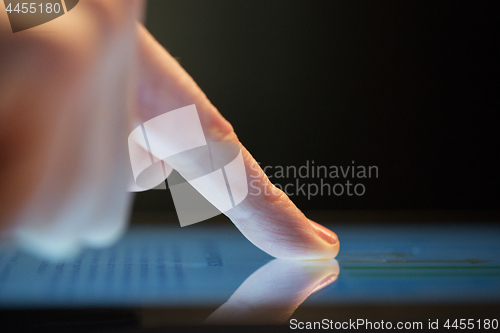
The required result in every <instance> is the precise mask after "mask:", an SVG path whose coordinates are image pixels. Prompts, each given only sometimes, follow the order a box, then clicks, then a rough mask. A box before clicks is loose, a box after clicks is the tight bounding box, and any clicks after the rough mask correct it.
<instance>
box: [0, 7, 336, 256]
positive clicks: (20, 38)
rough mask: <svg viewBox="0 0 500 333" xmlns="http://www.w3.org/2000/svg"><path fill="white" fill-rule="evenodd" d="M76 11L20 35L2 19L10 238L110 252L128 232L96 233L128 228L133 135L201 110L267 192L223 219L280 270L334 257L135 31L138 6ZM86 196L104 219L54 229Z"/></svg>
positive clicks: (326, 235)
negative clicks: (163, 117) (288, 263)
mask: <svg viewBox="0 0 500 333" xmlns="http://www.w3.org/2000/svg"><path fill="white" fill-rule="evenodd" d="M2 5H3V4H2ZM76 8H77V9H78V10H76ZM76 8H75V10H72V11H71V12H69V13H67V14H66V15H64V16H62V17H60V18H58V19H56V20H53V21H50V22H48V23H46V24H44V25H42V26H38V27H35V28H32V29H29V30H26V31H22V32H18V33H16V34H12V32H11V31H10V27H9V23H8V18H7V15H6V13H5V11H3V10H0V32H1V33H0V73H1V74H0V75H1V76H0V161H1V163H0V202H1V203H2V204H1V205H0V227H1V229H2V230H3V231H4V232H6V231H14V234H15V231H16V230H21V229H23V228H24V229H26V230H29V232H28V234H29V235H31V236H30V237H31V238H30V237H28V238H27V239H36V238H37V237H43V235H44V231H45V234H46V235H54V230H60V229H61V228H62V229H65V230H66V229H67V230H69V231H68V232H73V233H75V234H78V236H75V237H74V238H71V239H74V241H75V242H78V243H81V244H83V245H85V244H90V245H105V244H107V243H109V241H110V240H115V239H116V238H117V237H118V235H119V234H121V233H122V231H123V227H122V225H121V224H114V223H115V222H105V223H98V222H95V221H99V218H102V220H106V221H108V220H109V221H115V220H124V219H125V218H126V212H127V211H128V208H127V207H129V204H130V198H129V197H128V195H127V194H125V193H126V186H127V181H128V180H129V174H128V172H129V166H128V164H129V161H128V152H127V145H126V144H127V136H128V134H129V133H130V131H131V130H132V129H133V127H134V126H135V125H136V124H137V123H140V122H144V121H147V120H149V119H151V118H154V117H155V116H157V115H160V114H163V113H164V112H165V111H168V110H175V109H178V108H180V107H183V106H187V105H192V104H195V105H196V108H197V110H198V115H199V118H200V121H201V124H202V127H203V130H204V133H205V136H206V139H207V140H208V141H211V142H231V143H234V144H237V145H238V146H239V147H240V149H241V151H242V154H243V159H244V163H245V168H246V171H247V176H248V177H247V178H248V180H249V181H250V180H252V181H254V182H253V183H252V186H253V187H255V186H259V187H260V189H261V191H260V193H262V194H261V195H259V196H247V198H246V199H245V200H244V201H243V202H242V203H241V204H239V205H238V206H237V207H235V208H233V209H232V210H230V211H229V212H227V213H226V215H227V216H228V217H229V218H230V219H231V221H232V222H233V223H234V224H235V225H236V227H237V228H238V229H239V230H240V231H241V232H242V233H243V234H244V235H245V236H246V237H247V238H248V239H249V240H250V241H251V242H252V243H253V244H255V245H256V246H257V247H259V248H261V249H262V250H264V251H266V252H267V253H269V254H271V255H272V256H275V257H277V258H286V259H323V258H333V257H335V256H336V255H337V253H338V249H339V242H338V239H337V236H336V235H335V233H333V232H332V231H330V230H328V229H326V228H324V227H322V226H320V225H319V224H317V223H315V222H312V221H310V220H309V219H308V218H307V217H306V216H305V215H304V214H303V213H302V212H301V211H300V210H299V209H298V208H297V207H296V206H295V205H294V204H293V203H292V201H291V200H290V199H289V198H288V197H287V196H286V195H285V194H284V193H283V192H282V191H281V190H279V189H277V188H276V187H275V186H274V185H273V184H272V183H271V182H270V181H269V179H268V178H267V176H266V175H265V173H264V172H263V171H262V169H261V168H260V166H259V165H258V164H257V162H256V161H255V159H254V158H253V157H252V156H251V155H250V153H249V152H248V151H247V150H246V149H245V148H244V146H243V145H242V144H241V143H240V142H239V140H238V138H237V136H236V134H235V132H234V129H233V127H232V126H231V124H230V123H229V122H228V121H227V120H226V119H225V118H224V117H223V116H222V115H221V113H220V112H219V111H218V110H217V109H216V108H215V106H213V105H212V104H211V103H210V101H209V100H208V98H207V96H205V94H204V93H203V92H202V91H201V89H200V88H199V87H198V86H197V85H196V83H195V82H194V80H193V79H192V78H191V77H190V76H189V75H188V74H187V73H186V72H185V71H184V69H183V68H182V67H181V66H180V65H179V63H178V62H177V61H176V60H175V59H174V58H173V57H172V56H171V55H170V54H169V53H168V52H167V51H166V50H165V49H164V48H163V47H162V46H161V45H160V44H159V43H158V42H157V41H156V40H155V39H154V37H153V36H151V34H149V32H148V31H147V30H146V29H145V28H144V27H143V26H142V24H140V23H138V19H139V20H140V17H141V16H142V10H143V3H142V2H141V1H137V0H127V1H124V0H82V1H80V3H79V4H78V7H76ZM249 116H251V115H249ZM166 144H168V143H166ZM184 162H185V163H186V164H189V163H197V162H196V161H189V160H186V161H184ZM180 171H182V170H180ZM255 180H257V181H255ZM82 184H84V185H82ZM82 186H83V189H82ZM84 190H86V191H88V194H89V196H88V197H89V198H91V199H89V200H87V201H86V204H87V205H88V207H91V208H89V209H86V210H85V212H86V213H87V212H88V211H91V212H92V211H93V210H95V212H98V213H95V214H94V215H89V218H87V219H85V218H83V217H82V219H81V221H79V222H76V224H79V225H78V226H76V225H75V226H67V224H66V223H74V222H64V221H63V222H64V223H63V222H57V223H56V222H53V221H56V220H57V219H58V218H59V219H62V220H64V218H62V217H61V216H64V214H61V211H64V207H66V206H68V205H70V204H72V203H73V202H77V201H75V200H76V199H75V200H73V199H71V198H79V195H80V193H81V192H82V191H84ZM265 193H266V194H265ZM110 198H113V199H110ZM109 201H113V203H112V204H108V202H109ZM86 207H87V206H86ZM89 214H90V213H89ZM83 215H85V214H83ZM34 217H36V218H34ZM97 217H99V218H97ZM90 220H92V221H93V222H90ZM61 223H62V224H61ZM106 223H107V224H106ZM51 228H52V229H51ZM48 230H50V232H49V231H48ZM39 235H40V236H39ZM53 237H54V239H56V238H55V236H53ZM42 247H43V246H42ZM42 252H43V249H42Z"/></svg>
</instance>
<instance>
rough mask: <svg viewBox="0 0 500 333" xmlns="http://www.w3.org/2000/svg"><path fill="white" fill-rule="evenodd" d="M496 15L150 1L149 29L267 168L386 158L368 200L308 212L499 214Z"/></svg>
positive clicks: (161, 203)
mask: <svg viewBox="0 0 500 333" xmlns="http://www.w3.org/2000/svg"><path fill="white" fill-rule="evenodd" d="M499 17H500V10H499V5H498V2H494V1H491V2H480V3H478V2H473V1H470V2H468V3H467V4H466V5H464V4H463V3H460V4H459V3H457V2H455V1H440V2H431V1H426V2H421V1H412V2H402V1H373V2H364V1H351V0H350V1H305V0H304V1H290V0H287V1H255V0H252V1H234V0H217V1H213V0H212V1H202V0H182V1H180V0H178V1H166V0H149V4H148V9H147V23H146V26H147V27H148V28H149V29H150V31H151V32H152V34H153V35H154V36H155V37H156V38H157V39H158V41H159V42H160V43H161V44H162V45H164V46H165V47H166V48H167V49H168V50H169V52H170V53H171V54H172V55H173V56H174V57H176V58H178V60H179V61H180V63H181V65H182V66H183V67H184V68H185V69H186V70H187V71H188V73H189V74H190V75H191V76H192V77H193V78H194V79H195V81H196V82H197V83H198V85H199V86H200V87H201V88H202V90H203V91H204V92H205V93H206V94H207V96H208V98H209V99H210V100H211V101H212V103H213V104H214V105H215V106H216V107H217V108H218V109H219V110H220V112H221V113H222V114H223V115H224V116H225V117H226V118H227V119H228V120H229V121H230V122H231V123H232V124H233V126H234V128H235V130H236V133H237V134H238V136H239V138H240V140H241V141H242V143H243V144H244V145H245V146H246V147H247V148H248V149H249V151H250V152H251V153H252V154H253V156H254V157H255V158H256V159H257V161H259V162H261V163H262V165H273V166H276V165H282V166H288V165H295V166H297V167H299V166H301V165H304V164H305V162H306V160H309V161H312V160H314V162H315V164H316V165H320V164H321V165H327V166H329V165H338V166H340V165H343V166H346V165H350V164H351V163H352V161H353V160H354V161H355V163H356V164H359V165H366V166H368V165H376V166H378V167H379V178H378V179H372V180H365V181H363V184H365V186H366V194H365V195H364V196H361V197H357V196H353V197H349V196H345V195H344V196H341V197H335V196H322V197H320V196H317V197H314V198H312V199H311V200H307V198H306V197H304V196H298V197H297V196H296V197H293V198H292V199H293V200H294V202H296V203H297V205H298V206H299V208H301V209H498V202H499V199H500V195H499V194H500V193H499V190H498V189H499V185H500V181H499V180H500V177H499V175H498V171H499V170H500V168H499V167H500V164H499V162H498V154H499V153H500V151H499V148H500V145H499V140H498V134H497V130H498V125H499V122H498V120H497V113H498V112H499V110H500V101H499V87H500V85H499V80H500V79H499V74H500V73H499V69H498V68H499V66H498V65H497V63H498V61H499V59H500V52H499V50H500V48H499V36H500V35H499V34H498V25H499V23H500V21H499ZM288 181H292V182H293V181H294V180H293V179H291V180H285V181H283V180H281V181H280V182H281V183H286V182H288ZM316 181H317V180H316ZM311 182H314V181H311ZM332 183H335V181H332ZM173 209H174V206H173V203H172V199H171V196H170V193H169V192H168V191H148V192H143V193H139V194H137V196H136V201H135V206H134V210H135V211H148V210H153V211H154V210H173Z"/></svg>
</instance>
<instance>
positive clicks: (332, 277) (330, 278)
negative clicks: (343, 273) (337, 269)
mask: <svg viewBox="0 0 500 333" xmlns="http://www.w3.org/2000/svg"><path fill="white" fill-rule="evenodd" d="M336 279H337V275H335V274H330V275H328V276H327V277H326V278H324V279H323V280H321V281H319V283H318V284H317V285H316V287H314V289H313V291H312V292H311V294H312V293H315V292H317V291H318V290H320V289H323V288H324V287H326V286H327V285H329V284H330V283H332V282H333V281H335V280H336Z"/></svg>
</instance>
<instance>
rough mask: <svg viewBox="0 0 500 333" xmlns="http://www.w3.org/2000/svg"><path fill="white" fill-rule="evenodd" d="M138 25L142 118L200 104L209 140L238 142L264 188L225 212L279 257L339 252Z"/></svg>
mask: <svg viewBox="0 0 500 333" xmlns="http://www.w3.org/2000/svg"><path fill="white" fill-rule="evenodd" d="M139 30H140V31H139V52H140V73H139V96H138V109H139V110H138V112H139V116H140V118H141V121H147V120H149V119H152V118H154V117H156V116H158V115H161V114H163V113H164V112H165V111H168V110H175V109H178V108H181V107H184V106H187V105H192V104H195V105H196V108H197V110H198V116H199V118H200V122H201V126H202V128H203V132H204V134H205V137H206V139H207V141H209V142H228V143H233V144H235V145H238V147H239V148H240V149H241V153H242V158H243V164H244V166H245V170H246V173H247V185H248V186H249V185H250V181H252V188H253V189H258V190H259V191H257V192H258V195H248V196H247V197H246V198H245V199H244V200H243V201H242V202H241V203H240V204H238V205H237V206H235V207H233V208H232V209H230V210H229V211H227V212H225V215H227V216H228V217H229V218H230V219H231V221H232V222H233V223H234V224H235V225H236V227H237V228H238V229H239V230H240V231H241V232H242V233H243V235H245V236H246V237H247V238H248V239H249V240H250V241H251V242H252V243H253V244H255V245H256V246H257V247H259V248H260V249H262V250H264V251H265V252H267V253H269V254H270V255H272V256H274V257H277V258H286V259H323V258H333V257H335V256H336V255H337V253H338V250H339V241H338V238H337V235H336V234H335V233H333V232H332V231H330V230H329V229H327V228H325V227H323V226H321V225H319V224H317V223H315V222H313V221H310V220H309V219H308V218H307V217H306V216H305V215H304V214H303V213H302V212H301V211H300V210H299V209H298V208H297V207H296V206H295V205H294V204H293V202H292V201H291V200H290V199H289V198H288V196H287V195H286V194H285V193H283V191H281V190H279V189H278V188H276V187H275V186H274V185H273V184H272V183H271V182H270V181H269V179H268V177H267V176H266V174H265V173H264V172H263V171H262V169H261V168H260V166H259V164H258V163H257V162H256V161H255V159H254V158H253V157H252V155H251V154H250V153H249V152H248V151H247V150H246V149H245V147H244V146H243V145H242V144H241V143H240V141H239V140H238V137H237V136H236V134H235V132H234V130H233V127H232V126H231V124H230V123H229V122H228V121H227V120H226V119H224V117H223V116H222V115H221V114H220V113H219V111H218V110H217V109H216V108H215V107H214V106H213V105H212V104H211V103H210V101H209V100H208V98H207V97H206V96H205V94H204V93H203V92H202V91H201V89H200V88H199V87H198V86H197V85H196V83H195V82H194V80H193V79H192V78H191V77H190V76H189V75H188V74H187V73H186V71H184V69H183V68H182V67H181V66H180V65H179V63H178V62H177V61H176V60H175V59H174V58H173V57H172V56H171V55H170V54H169V53H168V52H167V51H166V50H165V49H164V48H163V47H162V46H161V45H160V44H159V43H158V42H157V41H156V40H155V39H154V38H153V37H152V36H151V35H150V34H149V32H148V31H147V30H146V29H145V28H144V27H142V26H140V27H139ZM165 144H167V145H168V143H165ZM199 162H200V161H199V160H197V159H195V158H192V157H190V155H186V156H185V157H184V159H183V160H182V161H179V163H178V165H172V164H171V165H172V167H174V169H176V170H178V171H179V172H180V173H181V174H182V173H183V168H187V167H193V165H194V166H195V167H196V165H197V163H199ZM214 190H215V191H216V190H217V189H216V188H215V189H214ZM207 199H209V200H211V199H210V198H207Z"/></svg>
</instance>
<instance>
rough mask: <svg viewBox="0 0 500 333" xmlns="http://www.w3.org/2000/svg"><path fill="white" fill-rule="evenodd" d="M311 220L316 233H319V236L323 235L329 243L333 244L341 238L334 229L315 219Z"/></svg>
mask: <svg viewBox="0 0 500 333" xmlns="http://www.w3.org/2000/svg"><path fill="white" fill-rule="evenodd" d="M310 222H311V224H312V226H313V227H314V230H315V231H316V233H317V234H318V235H319V237H321V238H322V239H323V240H324V241H325V242H327V243H328V244H332V245H333V244H336V243H337V242H338V241H339V238H338V237H337V235H336V234H335V233H334V232H333V231H331V230H330V229H327V228H325V227H323V226H322V225H320V224H318V223H316V222H313V221H310Z"/></svg>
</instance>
